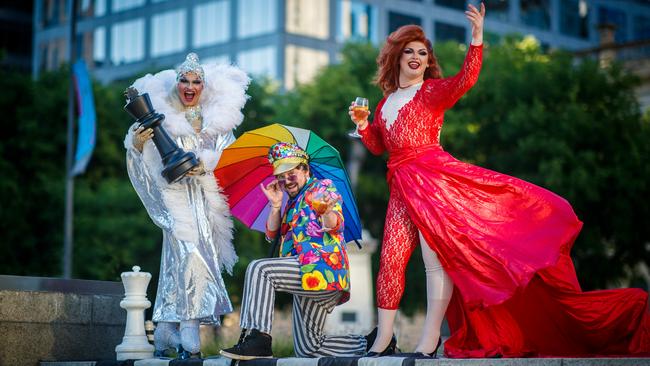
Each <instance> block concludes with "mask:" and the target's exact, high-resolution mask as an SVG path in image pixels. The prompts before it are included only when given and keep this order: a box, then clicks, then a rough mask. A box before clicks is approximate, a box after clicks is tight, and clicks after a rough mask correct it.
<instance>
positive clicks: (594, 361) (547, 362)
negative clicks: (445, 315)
mask: <svg viewBox="0 0 650 366" xmlns="http://www.w3.org/2000/svg"><path fill="white" fill-rule="evenodd" d="M168 365H169V366H172V365H173V366H184V365H187V366H200V365H202V366H230V360H229V359H226V358H222V357H217V358H211V359H204V360H184V361H178V360H162V359H150V360H139V361H133V360H127V361H112V362H111V361H98V362H96V363H95V362H92V361H91V362H88V363H67V362H41V366H168ZM239 365H240V366H434V365H435V366H648V365H650V358H499V359H495V358H489V359H481V358H477V359H449V358H441V359H435V360H422V359H413V358H401V357H381V358H356V357H345V358H336V357H323V358H318V359H315V358H280V359H266V360H253V361H241V362H240V363H239Z"/></svg>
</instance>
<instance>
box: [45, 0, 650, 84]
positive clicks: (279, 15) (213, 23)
mask: <svg viewBox="0 0 650 366" xmlns="http://www.w3.org/2000/svg"><path fill="white" fill-rule="evenodd" d="M470 1H473V0H470ZM77 2H78V6H77V10H76V12H77V40H78V41H77V50H76V52H77V55H79V56H80V57H83V58H84V59H85V60H86V61H87V63H88V65H90V67H91V69H92V72H93V74H94V76H95V77H96V78H97V79H98V80H100V81H103V82H110V81H112V80H119V79H131V78H133V77H135V76H137V75H139V74H141V73H142V72H145V71H152V70H158V69H162V68H167V67H173V66H174V65H175V64H177V63H179V62H181V61H182V60H183V59H184V57H185V54H187V53H188V52H190V51H194V52H197V53H198V54H199V56H200V57H201V59H202V62H207V61H223V62H232V63H236V64H237V65H239V66H240V67H242V68H243V69H244V70H246V71H247V72H248V73H250V74H251V75H254V76H267V77H270V78H273V79H276V80H278V81H279V82H280V83H281V85H282V86H284V87H285V88H287V89H290V88H293V87H294V86H295V85H296V84H298V83H302V82H307V81H309V80H310V79H311V78H312V77H313V75H314V74H315V73H316V72H317V71H318V69H319V68H320V67H322V66H324V65H327V64H329V63H333V62H336V60H337V53H338V50H339V49H340V47H341V45H342V44H343V43H344V42H346V41H348V40H367V41H370V42H372V43H375V44H380V42H381V41H382V40H383V39H384V38H385V37H386V35H387V34H388V33H390V32H391V31H392V30H394V29H395V28H397V27H399V26H401V25H404V24H419V25H421V26H422V27H423V28H424V29H425V31H426V33H427V34H428V36H429V37H430V38H431V39H432V40H434V42H438V41H446V40H456V41H458V42H468V41H469V39H470V37H471V35H470V29H469V27H468V22H467V20H466V19H465V16H464V14H463V10H464V9H465V7H466V0H419V1H416V0H78V1H77ZM485 2H486V3H487V6H488V15H487V18H486V22H485V30H486V39H488V40H491V41H496V40H498V39H499V38H500V37H501V36H503V35H505V34H510V33H519V34H524V35H525V34H532V35H534V36H535V37H536V38H538V39H539V40H540V42H541V43H542V44H543V45H544V46H546V47H555V48H564V49H570V50H580V49H586V48H593V47H596V46H597V45H598V44H599V36H598V32H597V25H598V24H601V23H609V24H614V25H615V26H616V29H617V30H616V41H617V42H628V41H634V40H641V39H648V38H650V3H649V2H648V1H644V0H636V1H635V0H486V1H485ZM473 3H476V1H473ZM71 4H72V1H71V0H35V2H34V42H33V60H32V71H33V73H34V74H35V75H38V73H39V72H41V71H42V70H49V69H53V68H56V67H58V66H59V65H60V64H61V63H63V62H67V56H68V50H67V46H68V33H69V28H68V26H69V24H68V22H69V9H70V7H71Z"/></svg>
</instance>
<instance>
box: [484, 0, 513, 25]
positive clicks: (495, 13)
mask: <svg viewBox="0 0 650 366" xmlns="http://www.w3.org/2000/svg"><path fill="white" fill-rule="evenodd" d="M488 4H489V5H488ZM488 4H486V7H489V11H486V13H485V16H486V17H487V18H489V19H498V20H501V21H507V20H508V18H509V16H508V14H509V13H510V0H496V1H490V2H489V3H488Z"/></svg>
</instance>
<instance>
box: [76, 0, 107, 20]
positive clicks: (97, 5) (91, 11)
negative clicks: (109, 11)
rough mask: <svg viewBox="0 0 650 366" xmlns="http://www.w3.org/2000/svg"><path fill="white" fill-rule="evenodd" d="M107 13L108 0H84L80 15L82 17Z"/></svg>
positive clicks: (80, 7) (80, 5)
mask: <svg viewBox="0 0 650 366" xmlns="http://www.w3.org/2000/svg"><path fill="white" fill-rule="evenodd" d="M105 14H106V0H82V1H81V2H80V4H79V15H80V16H82V17H101V16H103V15H105Z"/></svg>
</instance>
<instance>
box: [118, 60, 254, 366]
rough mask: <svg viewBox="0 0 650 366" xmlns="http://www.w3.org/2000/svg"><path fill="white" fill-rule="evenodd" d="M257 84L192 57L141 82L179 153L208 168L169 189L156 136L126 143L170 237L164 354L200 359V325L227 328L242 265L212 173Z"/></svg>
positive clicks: (162, 282)
mask: <svg viewBox="0 0 650 366" xmlns="http://www.w3.org/2000/svg"><path fill="white" fill-rule="evenodd" d="M249 81H250V79H249V78H248V77H247V76H246V74H245V73H244V72H243V71H241V70H239V69H238V68H236V67H234V66H230V65H219V64H206V65H200V64H199V62H198V56H197V55H196V54H194V53H190V54H189V55H187V58H186V60H185V62H183V63H182V64H181V65H180V66H179V67H178V69H177V70H171V69H170V70H164V71H161V72H159V73H157V74H155V75H151V74H148V75H146V76H144V77H142V78H140V79H138V80H136V81H135V82H134V83H133V87H135V88H136V89H137V90H138V91H139V92H140V93H141V94H142V93H149V96H150V98H151V102H152V104H153V107H154V108H155V110H156V112H158V113H161V114H164V115H165V119H164V121H163V123H162V125H163V127H164V128H165V130H166V131H167V133H168V134H169V135H170V136H171V137H172V138H173V140H174V141H175V142H176V143H177V144H178V146H179V147H180V148H182V149H183V150H185V151H192V152H193V153H194V154H196V157H197V158H198V160H199V162H200V164H199V166H198V167H196V168H195V169H194V170H192V171H191V172H190V173H189V174H188V175H187V176H186V177H184V178H182V179H181V180H180V181H177V182H174V183H167V181H165V179H164V178H163V177H162V175H161V172H162V169H163V166H162V162H161V158H160V155H159V153H158V150H157V148H156V147H155V145H154V144H153V141H152V140H151V137H152V130H151V129H147V130H143V129H142V128H138V126H137V124H134V125H133V126H131V128H129V132H128V134H127V136H126V138H125V141H124V146H125V148H126V150H127V153H126V163H127V169H128V173H129V178H130V179H131V183H132V184H133V187H134V188H135V190H136V191H137V193H138V196H139V197H140V199H141V200H142V203H143V204H144V206H145V207H146V209H147V212H148V213H149V216H150V217H151V219H152V221H153V222H154V223H155V224H156V225H157V226H159V227H160V228H161V229H162V231H163V243H162V257H161V263H160V276H159V280H158V292H157V294H156V301H155V305H154V309H153V320H154V322H157V326H156V331H155V333H154V343H155V346H156V353H157V354H158V355H161V354H163V352H164V351H165V350H166V349H169V348H176V349H177V350H179V351H180V352H179V356H180V358H185V357H189V356H190V355H197V354H199V351H200V339H199V324H200V323H206V324H219V317H220V316H221V315H223V314H226V313H229V312H231V311H232V305H231V303H230V299H229V298H228V293H227V292H226V287H225V285H224V282H223V278H222V276H221V272H222V270H226V271H227V272H229V273H232V268H233V265H234V264H235V262H236V261H237V255H236V254H235V250H234V248H233V245H232V239H233V234H232V229H233V223H232V218H231V216H230V211H229V208H228V204H227V202H226V199H225V197H224V196H223V194H222V193H221V190H220V188H219V185H218V182H217V181H216V179H215V177H214V174H213V173H212V172H213V170H214V168H215V166H216V165H217V162H218V161H219V157H220V155H221V152H222V151H223V149H224V148H225V147H226V146H228V145H229V144H230V143H232V142H233V141H234V139H235V138H234V135H233V129H234V128H236V127H237V126H238V125H239V124H241V122H242V120H243V115H242V113H241V109H242V108H243V106H244V104H245V103H246V98H247V95H246V94H245V91H246V88H247V86H248V83H249ZM181 345H182V348H181V347H180V346H181Z"/></svg>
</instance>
